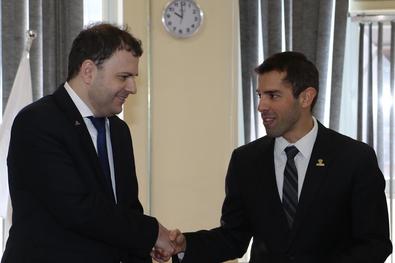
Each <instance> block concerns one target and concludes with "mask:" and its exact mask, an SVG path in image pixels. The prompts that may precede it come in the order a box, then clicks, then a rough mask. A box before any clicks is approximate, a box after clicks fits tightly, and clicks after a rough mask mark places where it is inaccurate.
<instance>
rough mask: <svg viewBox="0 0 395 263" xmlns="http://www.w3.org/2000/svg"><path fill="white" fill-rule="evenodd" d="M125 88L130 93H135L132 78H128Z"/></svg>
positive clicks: (134, 82)
mask: <svg viewBox="0 0 395 263" xmlns="http://www.w3.org/2000/svg"><path fill="white" fill-rule="evenodd" d="M125 90H126V91H128V92H129V93H131V94H136V93H137V85H136V80H135V79H134V78H128V81H127V83H126V88H125Z"/></svg>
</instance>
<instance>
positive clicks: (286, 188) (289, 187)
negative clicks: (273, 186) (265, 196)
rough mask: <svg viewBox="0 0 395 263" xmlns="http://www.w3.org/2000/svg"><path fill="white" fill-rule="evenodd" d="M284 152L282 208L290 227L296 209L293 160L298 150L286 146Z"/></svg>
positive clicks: (295, 180) (296, 197)
mask: <svg viewBox="0 0 395 263" xmlns="http://www.w3.org/2000/svg"><path fill="white" fill-rule="evenodd" d="M284 151H285V153H286V154H287V164H286V165H285V169H284V183H283V208H284V212H285V215H286V216H287V220H288V224H289V227H292V225H293V221H294V218H295V214H296V208H297V207H298V171H297V170H296V165H295V161H294V158H295V156H296V155H297V154H298V152H299V150H298V148H296V147H295V146H288V147H287V148H285V150H284Z"/></svg>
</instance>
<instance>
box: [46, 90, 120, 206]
mask: <svg viewBox="0 0 395 263" xmlns="http://www.w3.org/2000/svg"><path fill="white" fill-rule="evenodd" d="M53 97H54V100H55V103H56V104H57V105H58V106H59V108H60V109H61V111H62V112H64V114H65V115H66V117H67V119H68V121H69V123H70V125H71V126H72V127H73V128H72V130H73V131H75V134H76V136H77V137H78V139H79V142H80V144H79V145H81V148H82V150H83V151H84V152H85V153H86V156H87V157H88V158H87V160H88V161H89V162H90V164H91V165H92V167H94V170H95V171H94V174H95V175H96V178H97V180H98V181H99V182H100V184H101V185H102V187H103V189H105V191H106V192H107V194H109V195H110V196H112V198H113V199H114V195H113V194H112V193H110V192H109V188H108V187H107V186H106V185H107V183H106V181H105V177H104V174H103V171H102V169H101V166H100V162H99V158H98V156H97V152H96V149H95V147H94V145H93V143H92V138H91V136H90V134H89V131H88V128H87V127H86V125H85V122H84V120H83V118H82V116H81V114H80V112H79V111H78V109H77V107H76V106H75V104H74V102H73V100H72V99H71V97H70V96H69V94H68V93H67V91H66V89H65V88H64V84H62V85H61V86H60V87H59V88H58V89H57V90H56V91H55V92H54V93H53ZM77 146H78V144H77Z"/></svg>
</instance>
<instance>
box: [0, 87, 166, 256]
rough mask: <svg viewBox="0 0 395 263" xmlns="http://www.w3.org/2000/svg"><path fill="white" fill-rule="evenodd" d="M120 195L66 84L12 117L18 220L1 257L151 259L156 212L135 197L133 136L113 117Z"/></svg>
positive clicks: (11, 152)
mask: <svg viewBox="0 0 395 263" xmlns="http://www.w3.org/2000/svg"><path fill="white" fill-rule="evenodd" d="M109 121H110V130H111V142H112V148H113V157H114V169H115V180H116V192H117V197H118V203H117V204H116V203H115V202H114V199H113V196H112V193H110V191H109V190H108V189H109V188H108V187H106V186H105V179H104V178H105V177H104V175H103V172H102V170H101V168H100V163H99V160H98V156H97V153H96V150H95V148H94V145H93V143H92V139H91V137H90V135H89V132H88V130H87V128H86V126H85V123H84V120H83V118H82V117H81V115H80V113H79V111H78V110H77V108H76V106H75V105H74V103H73V102H72V100H71V98H70V97H69V95H68V94H67V92H66V90H65V88H64V87H63V86H61V87H59V88H58V90H57V91H55V93H54V94H53V95H50V96H46V97H44V98H42V99H40V100H39V101H37V102H35V103H33V104H31V105H29V106H27V107H26V108H25V109H23V110H22V111H21V112H20V113H19V114H18V115H17V117H16V118H15V121H14V124H13V127H12V132H11V142H10V148H9V153H8V173H9V185H10V194H11V201H12V206H13V225H12V228H11V230H10V235H9V239H8V242H7V246H6V250H5V252H4V255H3V259H2V261H1V262H2V263H24V262H29V263H32V262H37V263H45V262H48V263H49V262H51V263H53V262H65V263H66V262H67V263H71V262H72V263H78V262H95V263H100V262H103V263H110V262H111V263H113V262H118V263H119V262H120V261H121V260H122V262H133V263H137V262H138V263H141V262H151V260H150V257H149V253H150V251H151V249H152V247H153V246H154V244H155V241H156V238H157V234H158V222H157V221H156V219H154V218H152V217H149V216H145V215H144V214H143V209H142V206H141V204H140V202H139V200H138V187H137V179H136V173H135V163H134V156H133V148H132V140H131V136H130V133H129V129H128V127H127V125H126V123H125V122H123V121H122V120H120V119H119V118H118V117H116V116H114V117H110V118H109Z"/></svg>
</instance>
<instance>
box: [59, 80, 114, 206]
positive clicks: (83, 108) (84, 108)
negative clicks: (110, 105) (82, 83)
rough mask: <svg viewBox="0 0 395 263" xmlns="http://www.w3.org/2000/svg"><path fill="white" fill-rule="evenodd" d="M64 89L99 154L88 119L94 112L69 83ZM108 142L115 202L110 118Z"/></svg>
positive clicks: (95, 134)
mask: <svg viewBox="0 0 395 263" xmlns="http://www.w3.org/2000/svg"><path fill="white" fill-rule="evenodd" d="M64 87H65V88H66V91H67V93H68V94H69V95H70V97H71V100H72V101H73V102H74V104H75V106H76V107H77V109H78V111H79V112H80V114H81V116H82V117H83V119H84V122H85V125H86V127H87V128H88V131H89V134H90V136H91V138H92V142H93V145H94V146H95V149H96V152H97V130H96V128H95V126H93V123H92V122H91V120H90V119H89V118H88V117H89V116H94V115H93V112H92V111H91V110H90V109H89V107H88V105H86V104H85V102H84V101H83V100H82V99H81V98H80V97H79V96H78V95H77V93H75V91H74V90H73V89H72V88H71V87H70V85H69V83H67V82H66V83H65V84H64ZM106 142H107V153H108V162H109V165H110V173H111V185H112V190H113V193H114V197H115V201H116V200H117V192H116V191H115V189H116V188H115V176H114V158H113V155H112V145H111V136H110V122H109V120H108V118H106Z"/></svg>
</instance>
